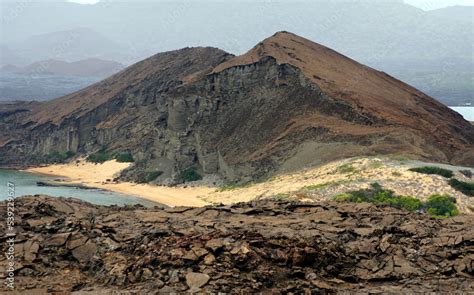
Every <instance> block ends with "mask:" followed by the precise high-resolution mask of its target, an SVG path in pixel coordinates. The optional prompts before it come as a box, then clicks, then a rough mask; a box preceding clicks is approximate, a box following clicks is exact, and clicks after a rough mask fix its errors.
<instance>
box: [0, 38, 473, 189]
mask: <svg viewBox="0 0 474 295" xmlns="http://www.w3.org/2000/svg"><path fill="white" fill-rule="evenodd" d="M295 41H296V42H295ZM284 47H287V48H284ZM292 48H293V49H292ZM249 62H251V63H249ZM354 76H356V77H358V79H356V80H353V77H354ZM359 77H360V78H359ZM0 119H1V121H0V122H3V126H4V127H3V128H2V125H1V124H0V135H1V136H3V137H7V138H8V137H11V138H10V139H9V140H2V142H4V144H3V146H2V147H0V151H1V152H3V153H4V155H6V157H4V158H3V159H0V165H5V164H8V163H11V162H15V161H17V162H19V163H42V162H45V161H48V160H47V159H48V158H47V154H48V153H49V152H52V151H66V150H67V151H73V152H76V153H79V154H81V155H87V154H90V153H93V152H96V151H98V150H106V151H109V152H130V153H131V154H133V157H134V158H135V159H136V161H137V163H136V165H135V166H134V167H132V168H131V169H129V170H128V171H125V172H124V173H123V175H122V177H123V178H124V179H128V180H136V177H137V175H139V174H142V173H145V172H146V171H150V170H158V171H160V172H161V175H160V176H159V177H158V179H157V180H156V181H157V182H158V183H176V182H180V181H183V180H182V179H181V176H180V175H182V172H183V171H185V170H186V169H188V168H190V167H191V168H192V167H194V168H195V169H197V171H198V173H200V174H202V175H213V174H217V175H219V176H220V177H223V178H224V179H225V180H226V181H229V182H234V181H251V180H255V179H259V178H264V177H268V176H271V175H274V174H275V173H277V172H278V171H289V170H295V169H299V168H301V167H303V166H307V165H313V164H318V163H325V162H328V161H331V160H335V159H338V158H344V157H351V156H358V155H377V154H406V155H410V156H412V157H414V158H420V159H429V160H432V161H437V162H445V163H448V162H449V163H461V164H466V165H474V128H473V126H472V125H471V124H470V123H469V122H467V121H465V120H464V119H463V118H462V117H461V116H460V115H458V114H456V113H455V112H453V111H452V110H450V109H448V108H447V107H444V106H443V105H441V104H440V103H438V102H436V101H435V100H434V99H432V98H430V97H428V96H426V95H424V94H423V93H421V92H419V91H417V90H416V89H414V88H412V87H410V86H408V85H406V84H404V83H402V82H400V81H398V80H396V79H394V78H392V77H390V76H388V75H387V74H385V73H381V72H378V71H375V70H373V69H371V68H369V67H367V66H364V65H361V64H359V63H357V62H356V61H353V60H351V59H348V58H347V57H345V56H343V55H341V54H339V53H336V52H335V51H333V50H330V49H328V48H327V47H324V46H322V45H319V44H316V43H314V42H311V41H309V40H307V39H304V38H302V37H298V36H296V35H294V34H291V33H287V32H280V33H277V34H275V35H274V36H272V37H270V38H269V39H266V40H264V41H263V42H260V43H259V44H258V45H257V46H256V47H254V49H251V50H250V51H249V52H248V53H247V54H244V55H241V56H237V57H236V56H234V55H232V54H229V53H227V52H225V51H222V50H219V49H216V48H212V47H196V48H184V49H181V50H176V51H169V52H165V53H159V54H157V55H155V56H152V57H150V58H148V59H145V60H144V61H141V62H139V63H137V64H135V65H133V66H130V67H128V68H126V69H124V70H123V71H121V72H120V73H117V74H115V75H114V76H112V77H110V78H108V79H105V80H103V81H102V82H99V83H96V84H95V85H93V86H90V87H88V88H86V89H83V90H81V91H78V92H76V93H73V94H71V95H68V96H65V97H62V98H59V99H55V100H53V101H50V102H47V103H44V104H41V105H40V106H39V107H37V108H35V109H33V110H31V111H30V112H28V113H27V114H26V113H23V114H22V115H19V116H18V117H15V118H12V117H11V116H10V117H8V116H7V117H4V118H0ZM11 121H13V122H14V123H15V124H17V126H21V129H20V130H19V131H18V133H17V134H15V135H14V136H12V135H11V132H10V133H9V128H8V127H5V126H8V124H11ZM8 122H10V123H8ZM2 129H3V133H2ZM18 150H21V151H22V153H18V152H15V151H18Z"/></svg>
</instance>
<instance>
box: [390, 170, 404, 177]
mask: <svg viewBox="0 0 474 295" xmlns="http://www.w3.org/2000/svg"><path fill="white" fill-rule="evenodd" d="M392 175H393V176H396V177H400V176H402V174H401V173H400V172H398V171H393V172H392Z"/></svg>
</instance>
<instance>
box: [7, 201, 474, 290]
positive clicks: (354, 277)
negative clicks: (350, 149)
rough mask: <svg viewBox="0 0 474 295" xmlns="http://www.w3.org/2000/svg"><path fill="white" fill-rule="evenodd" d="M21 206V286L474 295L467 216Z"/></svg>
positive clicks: (366, 208)
mask: <svg viewBox="0 0 474 295" xmlns="http://www.w3.org/2000/svg"><path fill="white" fill-rule="evenodd" d="M0 204H1V211H0V212H1V215H2V218H5V216H4V215H5V212H6V203H5V202H2V203H0ZM15 208H16V224H17V227H16V231H17V235H16V241H15V260H16V277H15V279H16V281H15V284H16V291H19V292H20V293H21V292H24V293H25V294H45V293H47V292H51V293H54V294H68V293H69V292H72V293H73V294H96V293H98V292H102V293H100V294H109V293H111V292H113V291H117V293H114V294H122V293H124V294H136V293H137V292H141V293H142V294H153V293H158V292H163V293H164V292H193V291H205V292H218V291H220V292H227V293H238V292H258V291H263V292H270V291H273V292H275V293H276V294H278V293H279V292H280V293H291V292H293V293H302V292H308V293H310V292H313V293H314V292H325V291H337V292H344V291H351V292H356V291H361V292H395V293H401V292H405V293H406V292H454V291H457V292H474V218H472V216H467V215H461V216H457V217H454V218H450V219H445V220H435V219H431V218H429V217H428V216H426V215H422V214H417V213H408V212H405V211H399V210H396V209H392V208H383V207H376V206H374V205H369V204H357V205H354V204H340V203H332V202H323V203H319V204H305V203H300V202H289V201H281V202H275V201H261V202H254V203H240V204H237V205H232V206H231V205H228V206H215V207H205V208H189V207H174V208H158V207H155V208H149V209H145V208H143V207H139V206H136V207H125V208H119V207H103V206H95V205H91V204H88V203H85V202H82V201H79V200H75V199H63V198H50V197H46V196H29V197H21V198H17V199H16V200H15ZM0 227H1V229H2V230H1V233H2V234H4V233H5V228H4V227H5V225H4V224H3V223H2V224H1V226H0ZM1 239H2V245H3V247H4V249H3V251H6V249H5V247H6V243H3V242H4V241H6V237H5V236H2V237H1ZM0 259H1V260H0V264H1V265H2V268H3V267H4V266H6V263H7V260H5V256H3V255H2V258H0ZM2 275H4V274H3V273H2ZM2 288H5V286H2ZM3 291H7V289H3Z"/></svg>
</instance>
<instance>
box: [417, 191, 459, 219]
mask: <svg viewBox="0 0 474 295" xmlns="http://www.w3.org/2000/svg"><path fill="white" fill-rule="evenodd" d="M424 208H425V209H426V212H428V214H430V215H431V216H433V217H436V218H447V217H450V216H456V215H458V214H459V211H458V209H457V208H456V199H454V198H451V197H450V196H446V195H433V196H431V197H429V198H428V200H427V201H426V202H425V204H424Z"/></svg>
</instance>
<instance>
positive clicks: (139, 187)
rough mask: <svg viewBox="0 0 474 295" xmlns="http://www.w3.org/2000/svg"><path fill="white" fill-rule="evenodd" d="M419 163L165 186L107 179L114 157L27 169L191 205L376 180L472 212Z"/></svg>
mask: <svg viewBox="0 0 474 295" xmlns="http://www.w3.org/2000/svg"><path fill="white" fill-rule="evenodd" d="M423 164H424V163H422V162H417V161H409V160H395V159H390V158H377V157H372V158H352V159H346V160H340V161H335V162H332V163H328V164H325V165H322V166H318V167H312V168H307V169H303V170H301V171H298V172H296V173H289V174H284V175H279V176H275V177H273V178H271V179H268V180H266V181H264V182H260V183H254V184H249V185H245V186H241V187H239V186H228V187H223V188H217V187H209V186H199V185H192V186H191V185H187V186H186V187H183V186H176V187H165V186H156V185H151V184H136V183H130V182H120V183H114V182H111V180H113V178H114V177H116V176H117V175H118V173H119V172H120V171H121V170H123V169H125V168H127V167H129V165H130V164H129V163H118V162H116V161H115V160H113V161H108V162H105V163H103V164H93V163H88V162H86V161H84V160H81V161H79V163H69V164H58V165H50V166H46V167H38V168H31V169H28V170H27V171H28V172H33V173H42V174H49V175H57V176H59V177H66V179H65V180H64V183H67V184H80V185H84V186H88V187H94V188H101V189H105V190H110V191H115V192H119V193H123V194H126V195H133V196H138V197H141V198H144V199H147V200H151V201H155V202H158V203H161V204H165V205H168V206H196V207H201V206H205V205H209V204H216V203H222V204H233V203H238V202H247V201H252V200H254V199H259V198H295V199H299V200H303V201H310V202H319V201H323V200H330V199H331V198H332V197H333V196H335V195H338V194H340V193H344V192H347V191H352V190H357V189H361V188H367V187H369V186H370V184H371V183H374V182H378V183H380V184H381V185H382V186H383V187H384V188H386V189H390V190H393V191H394V192H395V193H396V194H397V195H408V196H415V197H418V198H419V199H422V200H426V199H427V198H428V197H429V196H431V195H433V194H447V195H450V196H453V197H455V198H456V200H457V205H458V208H459V209H460V210H461V211H462V212H465V213H471V214H472V213H473V211H472V210H471V209H469V208H474V199H473V198H470V197H468V196H466V195H464V194H462V193H460V192H458V191H455V190H454V189H453V188H452V187H450V186H449V185H448V183H447V179H445V178H443V177H441V176H438V175H426V174H420V173H415V172H411V171H409V170H408V169H409V168H410V167H413V166H421V165H423ZM426 164H428V163H426ZM443 166H446V165H443ZM447 168H450V167H447ZM451 168H455V167H451ZM454 170H455V169H454ZM456 174H457V177H458V178H460V179H461V180H463V181H472V180H470V179H467V178H462V177H463V176H462V175H461V174H460V173H458V172H457V173H456Z"/></svg>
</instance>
